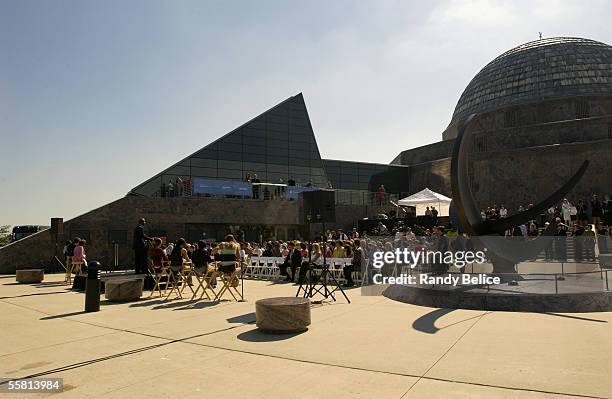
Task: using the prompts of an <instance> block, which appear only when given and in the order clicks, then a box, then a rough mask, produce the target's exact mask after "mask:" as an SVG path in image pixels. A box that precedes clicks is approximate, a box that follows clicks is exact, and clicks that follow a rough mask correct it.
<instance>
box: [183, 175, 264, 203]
mask: <svg viewBox="0 0 612 399" xmlns="http://www.w3.org/2000/svg"><path fill="white" fill-rule="evenodd" d="M193 193H194V194H195V195H198V194H200V195H207V194H208V195H232V196H238V197H247V198H252V197H253V186H252V185H251V183H248V182H242V181H237V180H217V179H203V178H200V177H196V178H195V179H193Z"/></svg>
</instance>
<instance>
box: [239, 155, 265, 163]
mask: <svg viewBox="0 0 612 399" xmlns="http://www.w3.org/2000/svg"><path fill="white" fill-rule="evenodd" d="M243 161H245V162H260V163H264V164H265V162H266V156H265V155H263V154H251V153H245V154H243Z"/></svg>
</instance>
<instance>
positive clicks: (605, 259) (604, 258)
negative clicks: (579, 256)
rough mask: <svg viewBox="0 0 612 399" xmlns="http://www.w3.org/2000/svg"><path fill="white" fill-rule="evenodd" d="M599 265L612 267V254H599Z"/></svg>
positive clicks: (606, 267) (604, 267) (607, 267)
mask: <svg viewBox="0 0 612 399" xmlns="http://www.w3.org/2000/svg"><path fill="white" fill-rule="evenodd" d="M599 267H601V268H602V269H612V254H599Z"/></svg>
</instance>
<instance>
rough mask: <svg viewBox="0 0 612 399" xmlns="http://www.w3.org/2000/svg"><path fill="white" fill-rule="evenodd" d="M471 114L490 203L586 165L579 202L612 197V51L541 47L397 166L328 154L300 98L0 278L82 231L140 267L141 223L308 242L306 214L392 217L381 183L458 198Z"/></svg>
mask: <svg viewBox="0 0 612 399" xmlns="http://www.w3.org/2000/svg"><path fill="white" fill-rule="evenodd" d="M473 113H476V114H478V125H477V127H476V130H475V132H474V135H473V139H474V140H473V142H472V143H471V144H472V146H471V147H472V150H471V153H470V167H469V174H470V180H471V185H472V191H473V193H474V196H475V197H476V200H477V201H478V202H479V205H480V206H481V207H483V208H484V207H487V206H492V205H494V204H497V205H501V204H504V205H505V206H506V207H507V208H508V209H509V210H510V212H511V213H513V211H514V210H516V209H517V208H518V206H519V205H526V204H528V203H537V202H540V201H541V200H542V199H544V198H546V197H547V196H548V195H550V194H551V193H553V192H554V191H556V190H557V189H558V188H559V187H560V186H561V185H562V184H564V183H565V182H566V181H567V180H568V178H569V177H570V176H572V175H573V174H574V173H575V171H576V170H577V169H578V167H579V166H580V165H581V163H582V161H583V160H589V161H590V165H589V168H588V170H587V172H586V174H585V175H584V176H583V178H582V179H581V180H580V182H579V183H578V185H577V186H576V187H575V188H574V190H573V191H572V192H570V193H569V198H570V200H571V201H572V202H575V201H577V200H578V199H579V198H582V199H584V200H588V199H589V198H590V197H591V195H592V194H593V193H597V194H600V196H601V197H605V196H606V195H609V194H612V47H610V46H608V45H606V44H603V43H599V42H595V41H593V40H586V39H576V38H551V39H542V40H538V41H535V42H531V43H527V44H523V45H521V46H518V47H516V48H514V49H512V50H510V51H508V52H506V53H504V54H502V55H500V56H499V57H497V58H495V59H494V60H493V61H491V62H490V63H489V64H488V65H486V66H485V67H484V68H483V69H482V70H481V71H480V72H479V73H478V74H476V76H475V77H474V79H472V81H471V82H470V83H469V84H468V86H467V87H466V89H465V91H464V92H463V94H462V95H461V97H460V98H459V101H458V103H457V106H456V107H455V111H454V112H453V115H452V117H451V121H450V124H449V125H448V127H447V128H446V129H445V131H444V132H443V133H442V141H440V142H438V143H435V144H431V145H426V146H423V147H419V148H414V149H411V150H407V151H403V152H402V153H400V154H399V155H398V156H397V157H396V158H395V159H394V160H393V162H391V164H373V163H366V162H359V161H358V160H354V161H346V160H335V159H327V158H324V157H322V154H321V153H320V151H319V146H318V144H317V140H316V136H315V131H314V128H313V124H312V123H311V121H310V116H309V113H308V110H307V108H306V103H305V100H304V97H303V96H302V94H301V93H300V94H298V95H295V96H292V97H289V98H287V99H286V100H284V101H282V102H281V103H279V104H277V105H275V106H274V107H272V108H270V109H269V110H267V111H265V112H263V113H262V114H260V115H258V116H256V117H255V118H253V119H251V120H249V121H248V122H246V123H244V124H243V125H241V126H239V127H237V128H236V129H234V130H232V131H230V132H228V133H227V134H225V135H223V136H221V137H219V138H218V139H217V140H215V141H213V142H212V143H209V144H208V145H206V146H204V147H202V148H199V149H196V151H195V152H194V153H193V154H191V155H189V156H188V157H186V158H184V159H182V160H179V161H178V162H176V163H175V164H173V165H171V166H170V167H168V168H166V169H165V170H163V171H161V172H159V173H157V174H154V175H152V177H151V178H149V179H147V180H146V181H144V182H142V183H141V184H138V185H137V186H135V187H134V188H133V189H132V190H130V192H129V193H128V194H127V195H126V196H125V197H123V198H119V199H117V200H116V201H113V202H111V203H109V204H106V205H104V206H102V207H100V208H97V209H94V210H92V211H90V212H87V213H85V214H83V215H80V216H77V217H75V218H73V219H70V220H67V221H66V222H65V223H64V222H63V219H55V221H52V223H51V225H52V226H55V227H54V228H51V229H47V230H43V231H40V232H38V233H36V234H33V235H31V236H29V237H26V238H23V239H21V240H18V241H15V242H13V243H11V244H9V245H7V246H4V247H2V248H0V273H14V271H15V269H16V268H17V267H21V265H28V266H29V267H39V268H47V269H48V270H49V269H51V270H53V269H54V268H56V266H57V262H55V261H53V260H52V261H51V262H49V260H50V259H54V256H61V255H60V254H59V253H58V249H59V248H62V245H63V243H64V239H68V238H73V237H81V238H84V239H86V240H87V242H88V249H87V252H88V257H89V258H90V259H97V260H100V261H101V262H102V264H104V265H110V264H112V263H113V262H114V264H115V267H117V266H120V265H124V266H126V265H127V266H130V265H132V264H133V263H132V260H133V259H134V258H133V252H132V249H131V248H132V236H131V232H132V229H133V228H134V224H135V222H136V221H137V220H138V219H139V218H141V217H145V218H146V219H147V221H148V223H147V226H148V234H149V235H150V236H152V237H160V238H163V239H165V240H168V241H173V240H176V239H177V238H179V237H184V238H186V239H187V240H189V241H190V242H195V241H198V240H200V239H208V240H215V239H216V240H222V239H223V237H225V235H226V234H227V233H233V234H235V235H236V236H237V237H240V238H241V239H244V240H246V241H258V242H261V241H262V240H268V239H275V240H276V239H280V240H290V239H295V238H300V237H304V236H306V235H307V234H309V233H310V231H311V219H309V218H308V216H310V218H312V216H313V215H317V220H319V219H318V216H319V214H318V212H319V211H320V209H324V210H326V211H331V210H333V214H334V215H333V217H332V216H329V219H331V220H333V221H331V222H330V221H326V220H324V221H325V222H326V223H327V224H326V228H332V227H342V228H345V229H351V228H352V227H354V226H355V225H356V224H357V220H359V219H362V218H364V217H373V216H377V215H378V214H380V213H382V212H388V211H389V207H388V205H389V204H392V203H393V202H392V201H390V202H387V201H386V200H385V201H381V200H380V196H379V195H380V194H381V192H380V189H382V193H383V197H384V196H385V195H391V196H392V198H395V199H398V198H403V197H405V196H407V195H409V194H413V193H416V192H418V191H420V190H422V189H424V188H430V189H432V190H435V191H437V192H439V193H442V194H445V195H447V196H450V195H451V187H450V157H451V154H452V149H453V144H454V141H455V140H454V139H455V137H456V134H457V128H458V126H460V125H461V123H462V121H463V120H464V119H465V118H466V117H467V116H469V115H471V114H473ZM323 187H326V188H328V189H329V190H328V191H333V193H332V194H333V196H331V197H329V196H328V197H327V200H326V201H329V202H325V203H323V202H317V204H315V201H314V200H310V202H309V203H308V204H307V202H306V200H305V196H304V195H300V194H299V193H303V192H306V191H314V190H320V189H321V188H323ZM332 187H333V189H332ZM385 190H386V191H385ZM326 194H329V193H326ZM332 199H333V206H332V205H331V200H332ZM389 199H391V198H389ZM393 209H394V210H395V206H393ZM309 210H310V211H309ZM315 212H316V213H315ZM312 224H313V225H315V229H316V228H319V229H322V228H323V226H322V225H320V223H319V227H316V224H317V223H312ZM59 226H62V227H61V228H60V227H59ZM315 231H316V230H315ZM53 254H55V255H53Z"/></svg>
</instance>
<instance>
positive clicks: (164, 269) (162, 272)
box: [149, 262, 170, 298]
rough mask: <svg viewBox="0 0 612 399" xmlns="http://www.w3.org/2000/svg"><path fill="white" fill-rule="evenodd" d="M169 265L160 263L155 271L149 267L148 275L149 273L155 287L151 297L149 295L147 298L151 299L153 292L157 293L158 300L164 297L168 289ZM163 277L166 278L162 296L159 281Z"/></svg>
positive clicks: (152, 267) (168, 263) (151, 266)
mask: <svg viewBox="0 0 612 399" xmlns="http://www.w3.org/2000/svg"><path fill="white" fill-rule="evenodd" d="M169 265H170V262H162V266H161V267H159V268H157V269H156V268H155V267H154V266H153V265H149V273H151V276H152V277H153V281H154V282H155V285H154V286H153V289H152V290H151V295H149V297H152V296H153V294H154V293H155V291H157V292H159V297H160V298H161V297H162V296H163V295H166V289H167V288H168V281H169V280H170V277H169V275H168V269H169ZM164 277H165V278H166V284H165V285H164V293H163V294H162V292H161V281H162V278H164Z"/></svg>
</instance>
